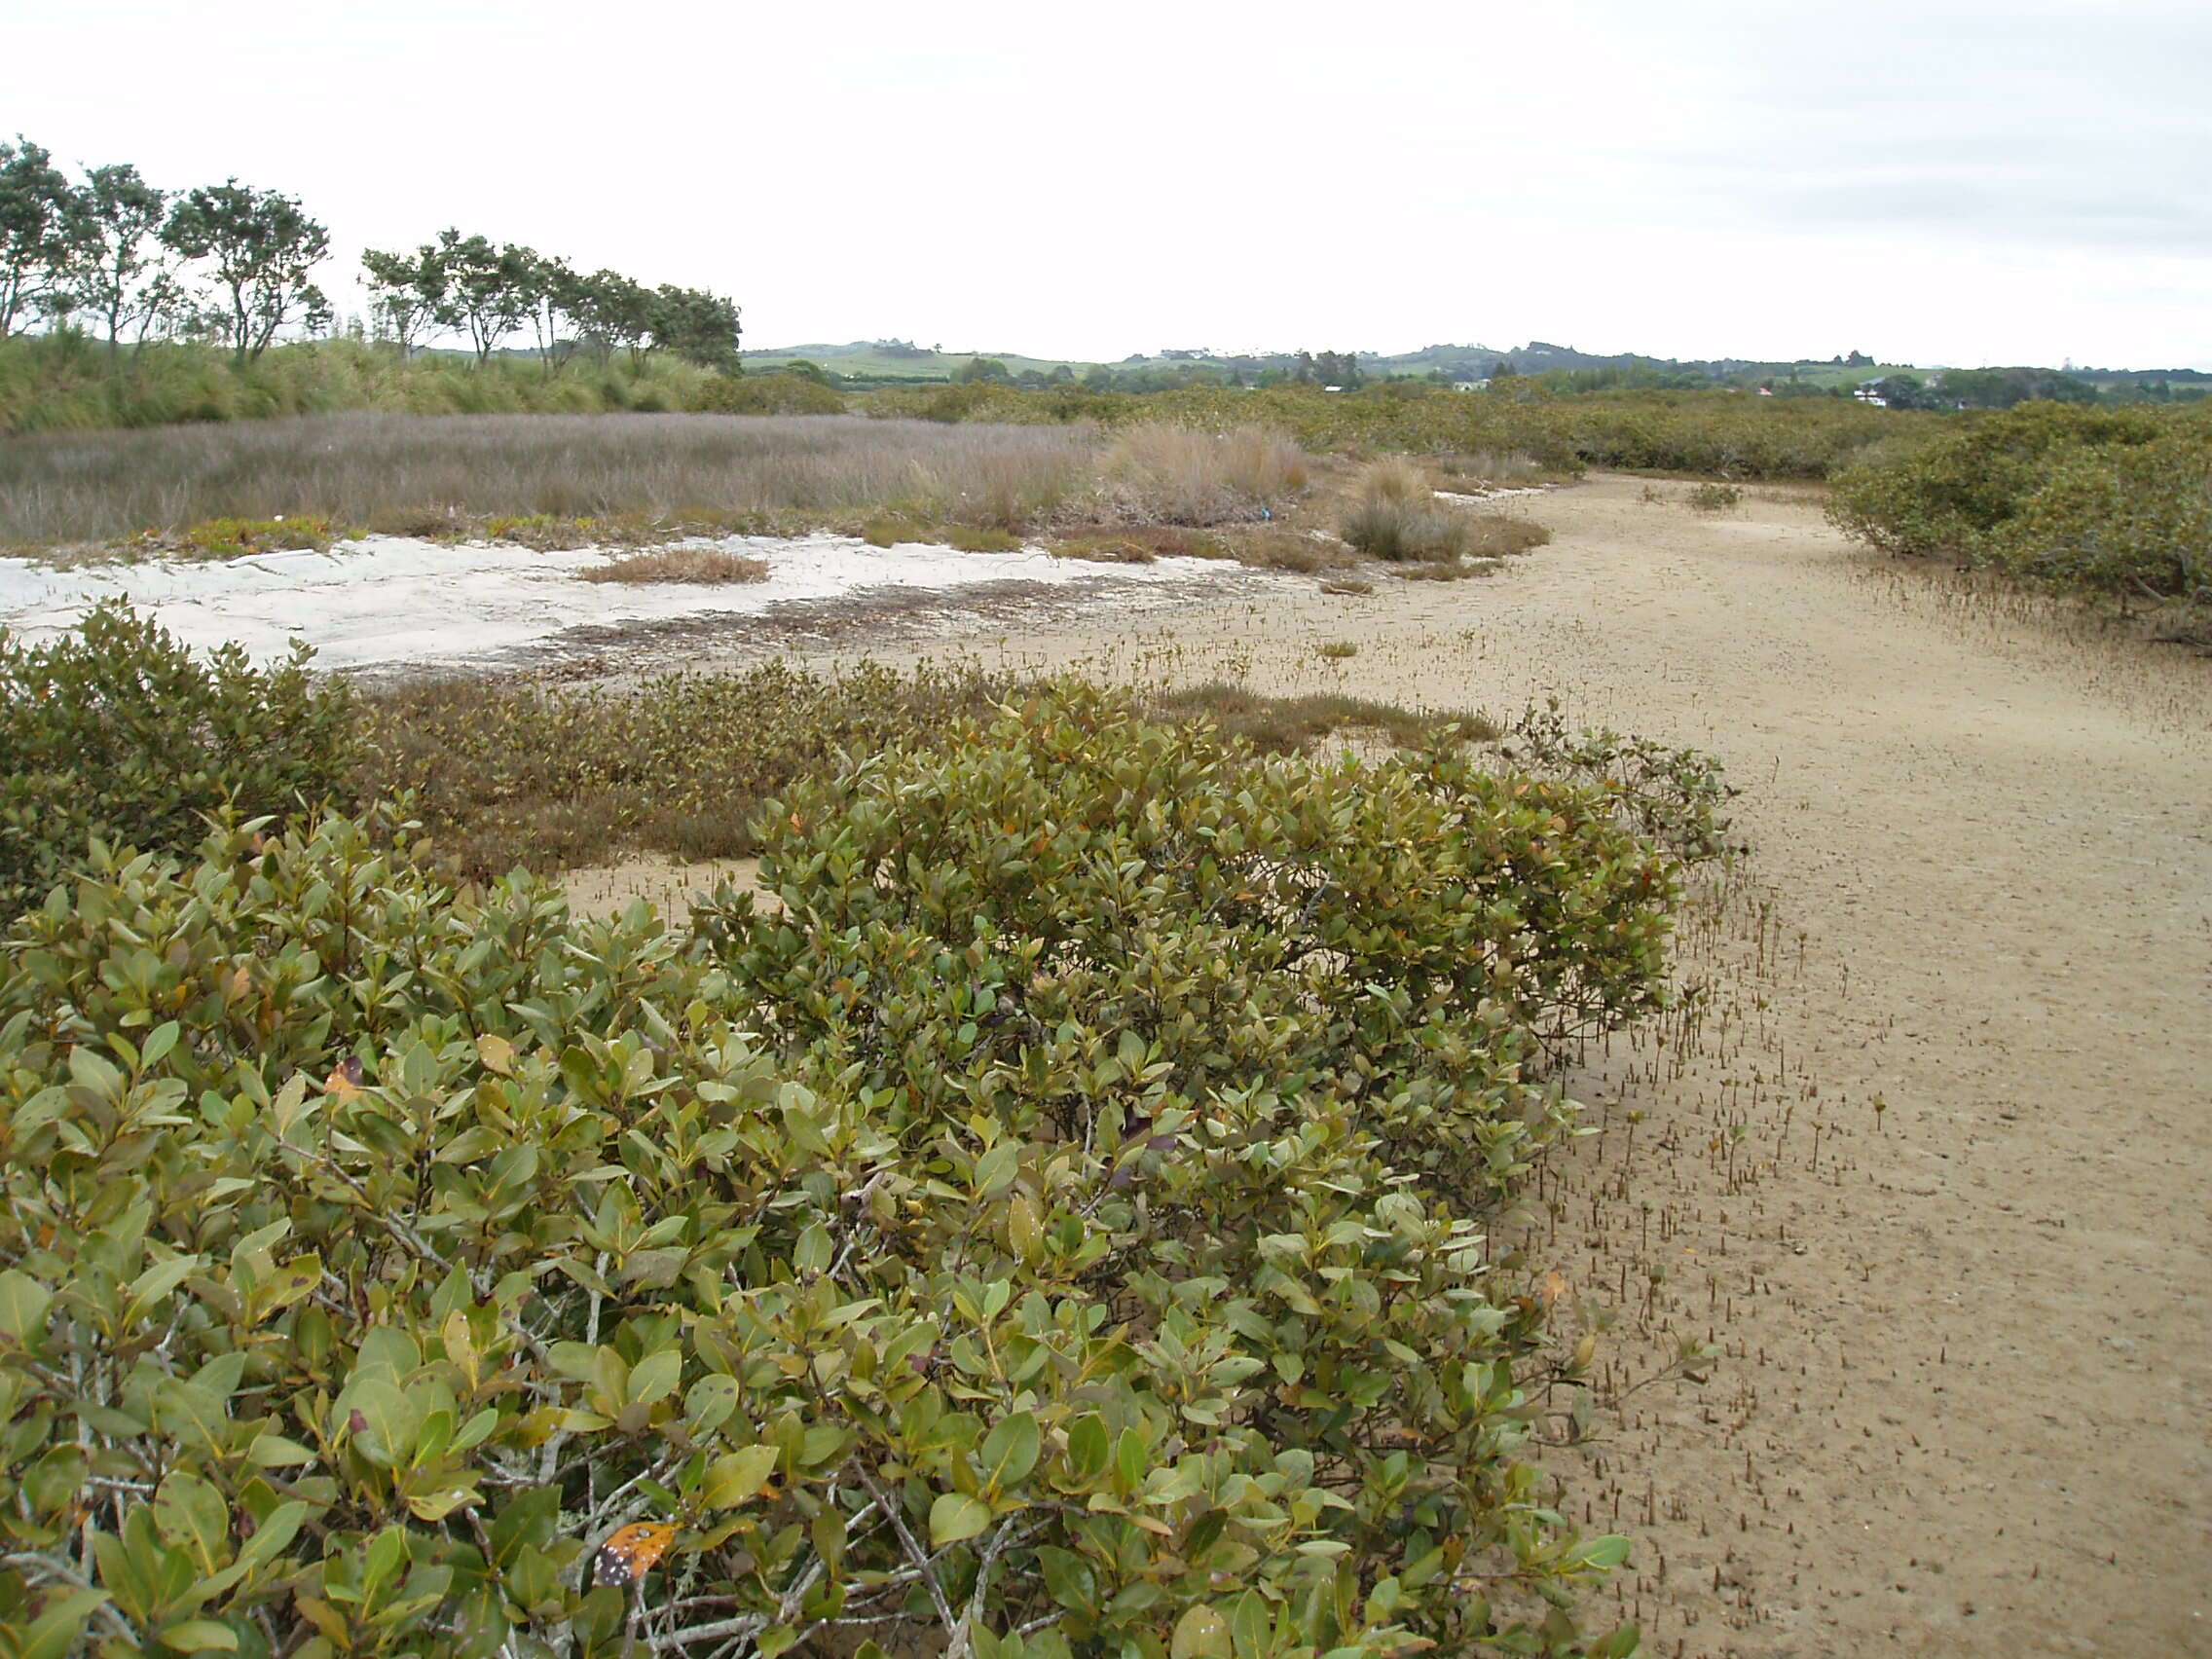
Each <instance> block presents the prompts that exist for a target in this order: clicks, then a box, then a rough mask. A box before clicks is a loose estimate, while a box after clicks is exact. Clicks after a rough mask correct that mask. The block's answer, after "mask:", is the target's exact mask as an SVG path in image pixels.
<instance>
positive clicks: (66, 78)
mask: <svg viewBox="0 0 2212 1659" xmlns="http://www.w3.org/2000/svg"><path fill="white" fill-rule="evenodd" d="M0 42H4V43H5V47H4V50H5V56H4V58H0V130H6V131H10V132H12V131H14V130H16V129H20V130H21V131H22V132H23V133H25V134H26V135H28V136H29V137H31V138H33V139H36V140H37V141H38V142H40V143H43V144H45V145H47V146H48V147H49V148H50V149H52V150H53V151H54V152H55V156H56V158H57V159H65V160H69V161H76V162H87V163H102V162H110V161H130V162H135V163H136V164H138V166H139V167H140V169H141V170H142V171H143V172H144V173H145V174H146V175H147V176H148V177H149V178H150V179H152V180H153V181H154V182H156V183H159V184H166V185H188V184H195V183H203V182H213V181H219V180H221V179H222V178H224V177H226V176H228V175H232V174H236V175H237V176H238V177H239V178H240V180H241V181H243V182H246V183H250V184H254V185H260V186H271V187H276V188H278V189H281V190H284V191H287V192H290V193H293V194H296V195H298V196H299V197H301V198H302V199H303V200H304V202H305V203H307V204H308V206H309V207H310V208H311V210H313V212H314V213H315V214H316V216H317V217H319V218H321V219H322V220H323V221H324V222H325V223H327V224H328V225H329V226H330V228H331V233H332V240H333V241H334V243H335V245H336V247H337V249H338V251H339V259H340V262H341V268H339V269H334V270H333V272H332V273H331V276H332V280H331V281H330V282H329V283H328V284H327V286H328V287H329V289H330V291H331V293H332V295H333V298H334V299H336V300H337V301H338V303H339V305H340V307H341V309H346V308H348V307H349V306H357V305H358V304H359V299H358V294H357V290H356V289H355V288H354V287H353V285H352V276H353V272H354V268H355V261H356V260H357V257H358V253H359V250H360V249H361V247H363V246H364V245H366V246H411V245H413V244H414V243H415V242H417V241H420V240H426V239H427V238H428V237H429V236H430V235H432V234H433V233H434V232H436V231H437V230H438V229H439V228H440V227H442V226H445V225H448V224H452V225H458V226H460V227H461V229H462V230H463V231H464V232H467V231H482V232H484V233H485V234H486V235H488V236H491V237H493V238H494V239H496V240H515V241H524V242H529V243H531V244H532V245H534V246H535V247H537V248H539V249H541V250H543V251H546V252H559V253H563V254H566V255H567V256H569V257H570V258H571V260H573V261H574V262H576V263H577V264H579V265H582V266H585V267H587V268H588V267H594V266H600V265H610V266H613V267H615V268H617V269H620V270H624V271H627V272H629V273H630V274H632V275H634V276H639V277H641V278H643V279H645V280H646V281H648V282H661V281H673V282H678V283H682V284H685V285H690V286H699V287H709V288H714V289H717V290H719V291H721V292H724V293H728V294H731V295H734V296H735V297H736V298H737V299H738V301H739V303H740V304H742V305H743V306H744V308H745V323H746V338H747V341H748V343H749V344H751V345H754V346H756V347H765V346H778V345H792V344H798V343H801V342H809V341H824V340H828V341H841V340H850V339H858V338H872V337H875V336H880V335H898V336H903V337H907V338H912V339H915V340H918V341H920V342H921V343H922V344H924V345H933V344H940V343H941V344H942V345H944V346H945V347H946V348H948V349H955V350H969V349H980V350H1021V351H1026V352H1030V353H1032V354H1036V355H1041V356H1070V357H1078V358H1093V357H1103V358H1117V357H1121V356H1124V355H1126V354H1128V353H1130V352H1132V351H1150V350H1157V349H1159V348H1161V347H1168V346H1176V347H1195V346H1208V347H1214V348H1216V349H1223V350H1235V349H1244V348H1252V347H1267V348H1272V349H1291V350H1294V349H1297V348H1299V347H1302V346H1303V347H1307V348H1310V349H1313V350H1323V349H1360V350H1407V349H1410V348H1413V347H1418V346H1421V345H1426V344H1429V343H1432V342H1438V341H1457V342H1473V341H1478V340H1479V341H1481V342H1484V343H1487V344H1492V345H1498V346H1506V345H1516V344H1519V343H1520V342H1522V341H1524V340H1528V339H1531V338H1533V339H1542V340H1550V341H1554V342H1557V343H1561V344H1565V345H1571V346H1576V347H1579V348H1581V349H1583V350H1595V351H1617V350H1638V351H1647V352H1653V353H1657V354H1661V355H1667V356H1698V357H1702V356H1713V355H1722V354H1726V355H1735V356H1771V357H1789V356H1795V355H1798V354H1800V353H1804V354H1811V355H1819V356H1826V355H1829V354H1831V353H1833V352H1837V351H1843V350H1851V349H1853V348H1859V349H1863V350H1868V351H1873V352H1876V353H1877V354H1880V355H1882V356H1884V357H1885V358H1887V359H1890V360H1903V361H1914V362H1920V363H1957V364H1979V363H2016V362H2032V363H2055V362H2057V361H2059V360H2060V359H2063V358H2069V357H2070V358H2072V359H2073V360H2074V361H2076V362H2078V363H2089V364H2095V365H2099V366H2122V367H2127V366H2132V367H2175V366H2194V367H2200V368H2212V5H2208V4H2206V3H2205V0H2102V3H2096V4H2091V3H2087V0H2006V3H1989V0H1849V3H1841V0H1672V3H1669V4H1665V5H1660V4H1655V3H1653V0H1566V3H1559V0H1551V3H1541V4H1539V3H1532V0H1514V3H1513V4H1507V5H1498V4H1491V3H1489V0H1448V3H1435V4H1432V3H1428V0H1418V3H1408V0H1380V3H1374V4H1368V5H1363V6H1351V7H1346V6H1342V5H1335V6H1330V7H1326V8H1322V7H1308V6H1301V5H1297V4H1294V3H1288V0H1272V3H1269V4H1264V5H1261V4H1241V3H1239V4H1235V5H1224V4H1212V3H1208V0H1179V3H1168V4H1161V3H1158V0H1122V3H1120V4H1115V5H1111V6H1060V5H1053V4H1050V3H1049V0H1019V3H1001V0H939V3H937V4H915V3H913V0H900V3H897V4H877V3H875V0H842V3H822V0H815V3H812V4H774V5H763V4H748V3H744V0H735V3H731V0H721V3H713V4H682V3H676V0H631V3H629V4H621V5H608V4H604V3H601V4H593V5H580V4H571V3H569V0H527V3H526V0H380V3H379V4H376V5H373V6H372V5H331V4H317V3H315V0H99V3H97V4H93V3H90V0H87V3H80V4H74V5H56V4H53V3H51V0H39V3H38V4H36V5H33V4H31V3H29V0H0Z"/></svg>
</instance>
